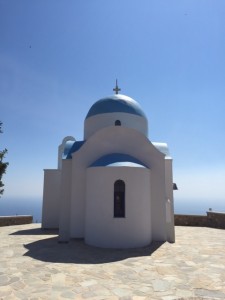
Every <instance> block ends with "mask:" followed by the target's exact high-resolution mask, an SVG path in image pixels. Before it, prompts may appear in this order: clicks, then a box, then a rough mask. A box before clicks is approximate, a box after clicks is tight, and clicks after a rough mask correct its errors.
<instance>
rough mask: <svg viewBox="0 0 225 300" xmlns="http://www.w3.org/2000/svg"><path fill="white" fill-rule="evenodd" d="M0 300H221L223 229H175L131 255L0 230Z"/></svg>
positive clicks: (35, 230)
mask: <svg viewBox="0 0 225 300" xmlns="http://www.w3.org/2000/svg"><path fill="white" fill-rule="evenodd" d="M0 238H1V242H0V299H7V300H11V299H32V300H36V299H54V300H55V299H77V300H78V299H99V300H100V299H109V300H114V299H115V300H117V299H121V300H129V299H133V300H144V299H152V300H155V299H162V300H172V299H181V298H182V299H225V230H219V229H211V228H196V227H176V243H175V244H169V243H164V244H160V243H155V244H154V245H152V246H151V247H146V248H142V249H135V250H109V249H99V248H95V247H90V246H87V245H85V244H84V243H83V241H82V240H72V241H71V242H70V243H69V244H58V242H57V235H56V233H55V232H49V231H47V232H46V231H44V232H43V231H41V229H40V224H30V225H20V226H10V227H1V228H0Z"/></svg>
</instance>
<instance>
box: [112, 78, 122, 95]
mask: <svg viewBox="0 0 225 300" xmlns="http://www.w3.org/2000/svg"><path fill="white" fill-rule="evenodd" d="M113 91H114V92H115V94H118V92H119V91H121V89H120V88H119V87H118V84H117V79H116V87H115V88H114V89H113Z"/></svg>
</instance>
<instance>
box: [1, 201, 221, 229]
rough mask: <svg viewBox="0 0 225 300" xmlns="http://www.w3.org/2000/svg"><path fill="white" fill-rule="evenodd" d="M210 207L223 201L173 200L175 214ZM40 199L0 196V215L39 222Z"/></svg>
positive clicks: (216, 207) (195, 212) (202, 211)
mask: <svg viewBox="0 0 225 300" xmlns="http://www.w3.org/2000/svg"><path fill="white" fill-rule="evenodd" d="M209 208H211V209H212V210H213V211H220V212H225V202H221V201H215V200H214V201H211V200H205V201H203V200H197V199H196V200H191V201H190V200H186V201H185V200H183V199H182V200H179V199H175V200H174V210H175V213H177V214H190V215H205V214H206V211H208V210H209ZM41 214H42V199H40V198H30V199H24V198H23V199H21V198H16V199H15V198H8V197H4V196H3V197H2V198H0V216H12V215H32V216H33V222H34V223H40V222H41Z"/></svg>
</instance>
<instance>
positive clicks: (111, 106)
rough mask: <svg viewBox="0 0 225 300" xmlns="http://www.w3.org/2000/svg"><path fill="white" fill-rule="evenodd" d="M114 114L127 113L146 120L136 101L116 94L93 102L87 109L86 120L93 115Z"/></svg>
mask: <svg viewBox="0 0 225 300" xmlns="http://www.w3.org/2000/svg"><path fill="white" fill-rule="evenodd" d="M114 112H122V113H128V114H133V115H138V116H141V117H144V118H146V116H145V114H144V112H143V111H142V109H141V107H140V105H139V103H138V102H137V101H135V100H134V99H132V98H130V97H128V96H125V95H121V94H116V95H112V96H109V97H106V98H103V99H100V100H98V101H97V102H95V103H94V104H93V105H92V107H91V108H90V109H89V112H88V114H87V116H86V119H87V118H90V117H93V116H95V115H100V114H107V113H114Z"/></svg>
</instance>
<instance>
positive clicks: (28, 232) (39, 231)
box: [10, 228, 58, 236]
mask: <svg viewBox="0 0 225 300" xmlns="http://www.w3.org/2000/svg"><path fill="white" fill-rule="evenodd" d="M54 234H55V235H56V234H58V229H41V228H32V229H24V230H18V231H15V232H13V233H11V234H10V235H42V236H43V235H54Z"/></svg>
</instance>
